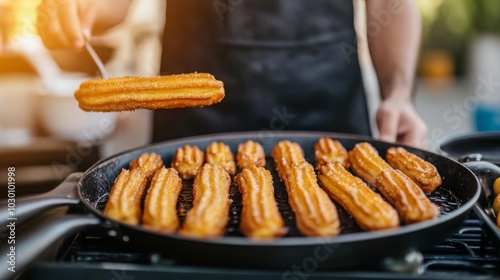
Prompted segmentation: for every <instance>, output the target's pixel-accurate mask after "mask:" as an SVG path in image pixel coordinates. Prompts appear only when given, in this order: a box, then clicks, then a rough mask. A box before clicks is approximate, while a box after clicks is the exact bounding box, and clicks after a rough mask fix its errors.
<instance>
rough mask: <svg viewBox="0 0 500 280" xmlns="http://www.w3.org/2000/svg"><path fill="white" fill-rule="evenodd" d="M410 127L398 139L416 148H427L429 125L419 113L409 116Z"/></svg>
mask: <svg viewBox="0 0 500 280" xmlns="http://www.w3.org/2000/svg"><path fill="white" fill-rule="evenodd" d="M408 117H409V118H410V119H409V120H408V122H407V123H408V127H407V129H405V130H404V132H403V133H402V134H401V135H400V137H399V139H398V141H399V142H401V143H403V144H405V145H408V146H412V147H415V148H425V137H426V136H427V126H426V125H425V123H424V122H423V121H422V120H421V119H420V117H419V116H418V115H417V114H413V115H410V116H408Z"/></svg>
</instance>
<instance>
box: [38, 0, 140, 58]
mask: <svg viewBox="0 0 500 280" xmlns="http://www.w3.org/2000/svg"><path fill="white" fill-rule="evenodd" d="M131 1H132V0H64V1H61V0H42V1H41V2H40V6H39V8H38V18H37V28H38V33H39V34H40V37H41V38H42V40H43V42H44V44H45V45H46V46H47V47H49V48H53V49H54V48H81V47H83V44H84V42H85V41H86V40H88V39H89V38H90V37H91V34H92V33H99V32H103V31H105V30H107V29H109V28H111V27H113V26H114V25H116V24H118V23H120V22H122V21H123V19H124V18H125V16H126V14H127V11H128V7H129V5H130V2H131Z"/></svg>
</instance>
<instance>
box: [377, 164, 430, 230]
mask: <svg viewBox="0 0 500 280" xmlns="http://www.w3.org/2000/svg"><path fill="white" fill-rule="evenodd" d="M375 186H376V187H377V189H378V190H379V191H380V193H382V195H383V196H384V197H385V198H386V199H387V200H388V201H389V203H391V204H392V205H393V206H394V207H395V208H396V209H397V210H398V213H399V216H400V217H401V219H402V220H403V221H404V222H405V223H406V224H411V223H416V222H421V221H425V220H430V219H434V218H436V217H437V216H438V214H439V209H438V208H437V206H436V205H435V204H434V203H432V202H431V201H430V199H429V198H427V196H425V193H424V192H423V191H422V190H421V189H420V188H419V187H418V186H417V185H416V184H415V183H414V182H413V181H412V180H411V179H410V178H408V177H407V176H406V175H405V174H404V173H403V172H401V171H399V170H395V169H392V168H389V169H386V170H384V171H382V173H380V174H379V175H378V176H377V180H376V183H375Z"/></svg>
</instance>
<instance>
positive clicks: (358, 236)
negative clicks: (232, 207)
mask: <svg viewBox="0 0 500 280" xmlns="http://www.w3.org/2000/svg"><path fill="white" fill-rule="evenodd" d="M259 133H262V132H261V131H246V132H229V133H215V134H206V135H200V136H191V137H185V138H178V139H174V140H168V141H164V142H159V143H154V144H150V145H144V146H141V147H137V148H134V149H130V150H127V151H123V152H121V153H118V154H116V155H113V156H110V157H107V158H105V159H103V160H101V161H99V162H97V163H96V164H94V165H93V166H91V167H90V168H89V169H88V170H87V171H85V173H84V174H83V176H82V177H81V178H80V180H79V181H78V184H77V190H78V195H79V197H80V200H81V202H82V203H83V204H84V206H85V208H86V209H87V210H88V211H90V212H92V213H93V214H95V215H97V217H99V218H100V219H101V220H102V221H103V225H108V226H111V228H110V229H113V230H115V231H116V230H119V229H121V228H126V229H128V230H133V231H137V230H138V231H143V232H147V233H148V234H154V235H157V236H161V237H163V238H170V239H175V240H178V241H188V242H195V243H200V244H202V243H205V244H212V245H220V246H253V247H254V246H263V247H281V246H311V245H323V244H328V245H342V244H347V243H353V242H363V241H370V240H379V239H385V238H392V237H395V236H399V235H407V234H411V233H416V232H419V231H421V230H425V229H428V228H432V227H436V226H439V225H440V224H446V223H447V222H449V221H451V220H454V219H457V218H459V217H460V216H461V215H462V214H464V213H466V212H468V211H470V210H471V209H472V207H473V206H474V204H475V203H476V202H477V200H478V199H479V196H480V191H481V188H480V187H479V180H478V178H477V176H475V175H474V173H473V172H472V171H471V170H469V169H468V168H467V167H465V166H464V165H462V164H461V163H459V162H457V161H456V160H454V159H452V158H449V157H445V156H443V155H440V154H437V153H433V152H431V151H426V150H422V149H417V148H413V147H409V146H406V145H403V144H399V143H389V142H384V141H379V140H377V139H374V138H372V137H368V136H360V135H353V134H346V133H333V132H322V131H278V132H271V133H269V134H268V136H264V138H270V137H269V135H271V134H272V136H273V137H279V138H287V137H332V138H337V139H339V138H341V139H351V140H359V142H362V141H372V142H373V141H375V142H379V143H385V144H388V145H392V146H400V147H404V148H409V149H411V150H414V151H419V152H423V153H425V154H432V155H435V156H437V157H439V158H442V159H443V160H445V161H449V162H450V163H452V164H456V165H458V166H460V167H461V168H463V171H465V172H467V173H468V174H469V175H472V178H474V180H475V183H476V184H475V185H476V189H475V192H474V195H473V196H472V197H471V198H470V199H469V200H468V201H467V202H465V203H463V204H462V205H461V206H460V207H459V208H458V209H455V210H453V211H452V212H450V213H447V214H445V215H443V216H439V217H437V218H436V219H433V220H429V221H423V222H419V223H415V224H410V225H401V226H400V227H398V228H396V229H387V230H380V231H363V232H355V233H347V234H339V235H337V236H333V237H307V236H304V237H285V238H283V237H282V238H275V239H270V240H265V241H263V240H254V239H251V238H248V237H239V236H223V237H219V238H199V237H198V238H197V237H191V236H183V235H180V234H178V233H164V232H159V231H155V230H151V229H148V228H146V227H143V226H140V225H138V226H133V225H128V224H125V223H122V222H119V221H116V220H113V219H110V218H108V217H106V216H105V215H104V214H103V213H102V212H101V211H100V210H98V209H96V208H95V207H94V206H93V205H92V204H90V202H89V201H87V200H86V199H85V198H84V197H83V196H82V192H81V189H82V186H83V185H82V184H83V183H82V182H83V180H84V179H85V178H86V177H87V176H88V175H89V174H91V173H92V172H93V171H94V170H95V169H96V168H98V167H99V166H101V165H104V164H107V163H109V162H110V161H111V160H116V159H118V158H119V157H121V156H124V155H127V154H129V153H132V152H139V151H142V150H146V149H147V150H152V149H155V148H158V147H160V146H165V145H178V144H185V143H186V142H190V141H193V140H195V141H206V140H215V139H224V140H230V139H235V138H237V139H240V138H257V137H259V136H258V134H259Z"/></svg>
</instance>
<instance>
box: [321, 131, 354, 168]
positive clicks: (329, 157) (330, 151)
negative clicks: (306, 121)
mask: <svg viewBox="0 0 500 280" xmlns="http://www.w3.org/2000/svg"><path fill="white" fill-rule="evenodd" d="M314 156H315V157H316V169H318V170H319V169H320V168H321V166H323V165H326V164H328V163H340V164H342V166H344V167H345V168H348V167H349V158H348V155H347V150H346V149H345V148H344V146H342V144H341V143H340V142H339V141H337V140H333V139H332V138H329V137H323V138H321V139H319V140H318V142H317V143H316V145H315V146H314Z"/></svg>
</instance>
